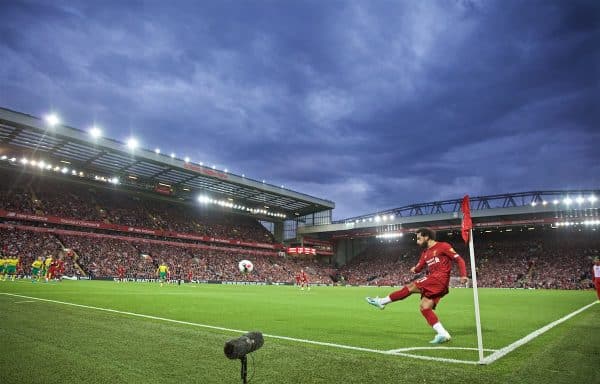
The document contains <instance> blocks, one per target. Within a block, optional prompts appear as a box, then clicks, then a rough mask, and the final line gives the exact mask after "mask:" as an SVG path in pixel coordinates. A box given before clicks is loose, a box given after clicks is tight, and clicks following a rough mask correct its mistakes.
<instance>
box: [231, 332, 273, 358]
mask: <svg viewBox="0 0 600 384" xmlns="http://www.w3.org/2000/svg"><path fill="white" fill-rule="evenodd" d="M264 342H265V340H264V339H263V335H262V333H260V332H248V333H246V334H245V335H242V336H240V337H238V338H237V339H231V340H229V341H228V342H226V343H225V348H224V351H225V356H227V357H228V358H230V359H232V360H233V359H241V358H242V357H244V356H246V355H247V354H248V353H250V352H254V351H256V350H257V349H259V348H260V347H262V346H263V344H264Z"/></svg>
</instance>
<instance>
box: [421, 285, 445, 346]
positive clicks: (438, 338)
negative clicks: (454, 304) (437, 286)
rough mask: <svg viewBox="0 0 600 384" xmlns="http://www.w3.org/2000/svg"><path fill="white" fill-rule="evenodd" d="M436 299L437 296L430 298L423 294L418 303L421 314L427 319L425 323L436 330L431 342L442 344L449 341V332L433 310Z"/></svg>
mask: <svg viewBox="0 0 600 384" xmlns="http://www.w3.org/2000/svg"><path fill="white" fill-rule="evenodd" d="M438 301H439V298H435V299H431V298H429V297H425V296H423V297H422V298H421V304H420V309H421V314H422V315H423V317H424V318H425V320H427V323H428V324H429V325H430V326H431V327H432V328H433V330H434V331H435V332H436V335H435V337H434V338H433V340H431V341H430V343H431V344H442V343H445V342H448V341H450V339H451V336H450V333H448V331H446V329H445V328H444V326H443V325H442V323H441V322H440V320H439V319H438V317H437V315H436V314H435V312H434V311H433V309H434V308H435V306H436V304H437V303H438Z"/></svg>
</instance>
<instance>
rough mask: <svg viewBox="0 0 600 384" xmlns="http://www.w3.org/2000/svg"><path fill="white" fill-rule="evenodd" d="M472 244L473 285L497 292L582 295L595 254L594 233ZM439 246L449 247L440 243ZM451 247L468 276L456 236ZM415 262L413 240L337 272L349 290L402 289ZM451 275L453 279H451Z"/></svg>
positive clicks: (376, 249) (513, 235) (517, 236)
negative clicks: (396, 286)
mask: <svg viewBox="0 0 600 384" xmlns="http://www.w3.org/2000/svg"><path fill="white" fill-rule="evenodd" d="M479 236H480V237H478V238H477V240H476V243H475V244H476V250H475V252H476V263H477V273H478V285H479V286H481V287H496V288H545V289H586V288H589V287H590V286H591V285H590V284H591V282H590V280H589V279H590V268H591V267H590V265H591V261H592V259H593V258H594V257H596V256H598V255H599V254H600V252H599V250H600V239H599V238H598V236H597V235H596V232H595V231H588V232H580V231H577V230H574V231H572V230H567V231H565V230H560V229H549V230H538V231H537V232H534V231H525V232H523V231H520V230H517V231H516V232H503V233H499V232H497V233H493V234H487V233H486V234H480V235H479ZM440 240H442V241H448V239H447V238H444V237H442V238H441V239H440ZM450 241H451V243H452V244H453V245H454V247H455V249H456V251H457V252H458V253H460V254H461V255H462V256H463V258H464V259H465V261H466V263H467V269H468V270H470V265H469V253H468V250H467V248H466V246H465V245H464V243H463V242H462V239H460V236H458V235H455V236H454V238H453V239H452V240H450ZM418 259H419V249H418V248H416V247H415V245H414V241H413V240H412V239H403V240H401V241H399V242H386V241H379V242H375V243H373V244H371V245H370V246H368V247H367V248H366V249H365V250H364V251H363V252H362V253H361V254H359V255H358V256H357V257H356V258H354V259H353V260H351V261H350V262H349V263H348V264H347V265H345V266H343V267H342V268H341V269H340V273H341V274H342V275H343V276H344V277H345V279H346V280H347V281H348V282H349V283H351V284H360V285H390V284H403V283H406V282H408V281H411V280H412V279H414V275H413V274H411V273H410V271H409V270H410V268H411V267H412V266H414V265H415V264H416V262H417V261H418ZM456 274H457V273H456V271H455V275H456Z"/></svg>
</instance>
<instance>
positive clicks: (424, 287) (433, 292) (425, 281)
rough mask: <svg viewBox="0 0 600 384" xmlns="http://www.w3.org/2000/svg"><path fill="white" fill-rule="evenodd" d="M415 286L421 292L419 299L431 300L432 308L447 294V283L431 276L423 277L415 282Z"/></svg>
mask: <svg viewBox="0 0 600 384" xmlns="http://www.w3.org/2000/svg"><path fill="white" fill-rule="evenodd" d="M414 283H415V285H416V286H417V288H419V289H420V290H421V297H426V298H428V299H431V300H433V304H434V308H435V306H436V305H437V303H439V302H440V299H441V298H442V297H444V296H446V295H447V294H448V292H449V290H448V281H445V280H444V281H442V280H438V279H436V278H435V277H432V276H425V277H422V278H420V279H419V280H415V282H414Z"/></svg>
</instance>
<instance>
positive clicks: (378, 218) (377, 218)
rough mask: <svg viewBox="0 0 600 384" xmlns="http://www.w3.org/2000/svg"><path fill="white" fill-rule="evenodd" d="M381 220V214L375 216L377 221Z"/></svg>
mask: <svg viewBox="0 0 600 384" xmlns="http://www.w3.org/2000/svg"><path fill="white" fill-rule="evenodd" d="M379 220H381V218H380V217H379V215H377V216H375V222H377V223H378V222H379Z"/></svg>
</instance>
